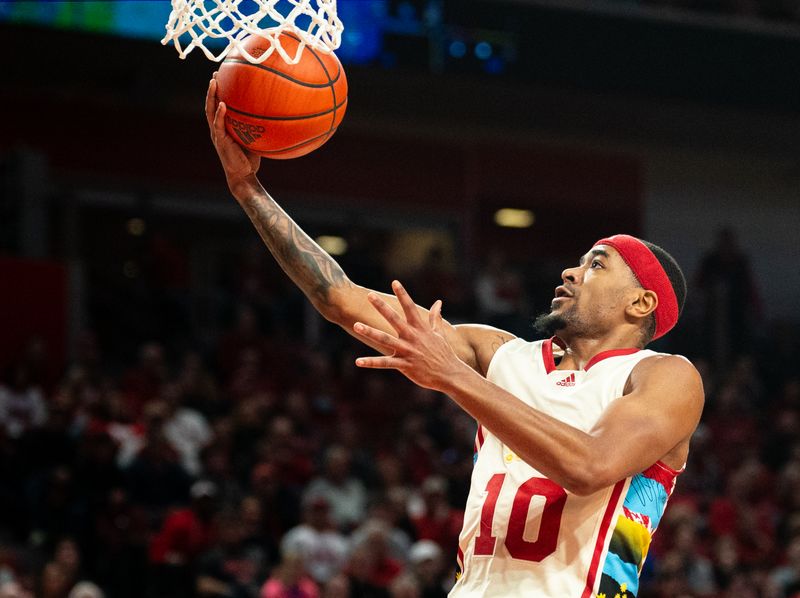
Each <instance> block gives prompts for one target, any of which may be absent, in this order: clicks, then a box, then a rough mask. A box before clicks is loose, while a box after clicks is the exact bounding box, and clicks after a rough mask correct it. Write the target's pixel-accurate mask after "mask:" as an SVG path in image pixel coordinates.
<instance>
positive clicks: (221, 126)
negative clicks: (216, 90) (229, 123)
mask: <svg viewBox="0 0 800 598" xmlns="http://www.w3.org/2000/svg"><path fill="white" fill-rule="evenodd" d="M225 111H226V109H225V102H220V103H219V105H218V106H217V112H216V114H214V133H215V134H216V135H218V136H219V137H220V138H223V137H225Z"/></svg>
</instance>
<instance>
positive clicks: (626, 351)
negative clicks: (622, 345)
mask: <svg viewBox="0 0 800 598" xmlns="http://www.w3.org/2000/svg"><path fill="white" fill-rule="evenodd" d="M639 351H640V349H636V348H633V347H631V348H630V349H609V350H608V351H601V352H600V353H598V354H597V355H595V356H594V357H592V358H591V359H590V360H589V361H588V362H587V364H586V365H585V366H583V369H584V370H585V371H587V372H588V371H589V368H590V367H592V366H593V365H595V364H597V363H599V362H601V361H603V360H604V359H608V358H609V357H619V356H621V355H633V354H634V353H638V352H639Z"/></svg>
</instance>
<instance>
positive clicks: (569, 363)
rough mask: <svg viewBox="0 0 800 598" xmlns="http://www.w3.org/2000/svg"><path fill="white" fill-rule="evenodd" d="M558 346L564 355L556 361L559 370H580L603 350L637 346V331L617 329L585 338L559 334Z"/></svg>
mask: <svg viewBox="0 0 800 598" xmlns="http://www.w3.org/2000/svg"><path fill="white" fill-rule="evenodd" d="M558 340H559V344H560V346H562V348H564V355H563V357H562V358H561V360H560V361H559V362H558V365H557V369H559V370H580V369H583V368H584V367H586V364H587V363H589V361H591V359H592V358H593V357H594V356H596V355H599V354H600V353H603V352H605V351H613V350H615V349H630V348H638V347H639V344H638V342H637V341H638V333H633V334H631V332H630V331H627V330H619V331H614V332H611V333H609V334H608V335H605V336H602V337H599V338H594V337H592V338H585V337H576V336H570V335H568V334H559V335H558Z"/></svg>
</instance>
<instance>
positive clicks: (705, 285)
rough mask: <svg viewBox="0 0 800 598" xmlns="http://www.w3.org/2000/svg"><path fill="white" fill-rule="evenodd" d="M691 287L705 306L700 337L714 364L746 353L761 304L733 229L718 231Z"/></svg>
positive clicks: (747, 262) (750, 271)
mask: <svg viewBox="0 0 800 598" xmlns="http://www.w3.org/2000/svg"><path fill="white" fill-rule="evenodd" d="M695 286H696V287H697V288H698V289H699V290H700V293H701V296H702V300H703V302H704V307H705V310H704V314H703V322H704V325H705V326H706V330H705V336H704V338H705V340H706V341H707V342H708V343H710V344H711V346H712V347H713V351H714V353H713V356H714V357H715V358H716V360H717V364H718V365H722V364H725V363H727V362H728V360H729V358H730V356H731V354H733V355H741V354H742V353H743V352H747V351H749V350H750V343H751V341H752V338H753V330H754V329H755V323H756V322H757V321H758V319H759V318H760V312H761V305H760V300H759V296H758V291H757V287H756V282H755V277H754V276H753V272H752V269H751V268H750V263H749V261H748V259H747V256H746V255H745V253H744V252H743V251H742V249H741V247H740V246H739V240H738V238H737V235H736V232H735V231H734V230H733V229H731V228H723V229H721V230H720V231H719V232H718V234H717V241H716V244H715V245H714V247H713V248H712V249H711V251H709V252H708V253H707V254H706V255H705V256H704V257H703V259H702V261H701V262H700V267H699V269H698V271H697V274H696V276H695Z"/></svg>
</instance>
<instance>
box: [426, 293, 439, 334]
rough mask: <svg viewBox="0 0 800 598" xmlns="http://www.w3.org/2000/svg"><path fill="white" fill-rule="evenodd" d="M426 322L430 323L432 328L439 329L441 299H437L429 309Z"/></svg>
mask: <svg viewBox="0 0 800 598" xmlns="http://www.w3.org/2000/svg"><path fill="white" fill-rule="evenodd" d="M428 323H429V324H430V325H431V329H432V330H437V331H438V330H439V329H440V328H441V323H442V300H441V299H437V300H436V301H434V303H433V305H432V306H431V311H430V312H429V315H428Z"/></svg>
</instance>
